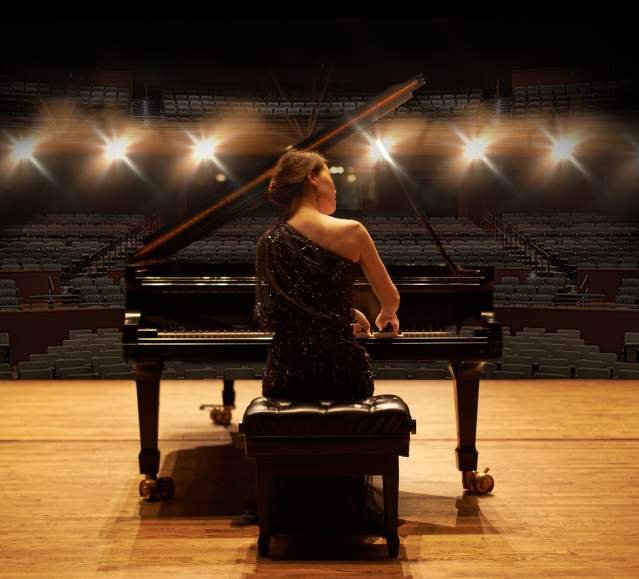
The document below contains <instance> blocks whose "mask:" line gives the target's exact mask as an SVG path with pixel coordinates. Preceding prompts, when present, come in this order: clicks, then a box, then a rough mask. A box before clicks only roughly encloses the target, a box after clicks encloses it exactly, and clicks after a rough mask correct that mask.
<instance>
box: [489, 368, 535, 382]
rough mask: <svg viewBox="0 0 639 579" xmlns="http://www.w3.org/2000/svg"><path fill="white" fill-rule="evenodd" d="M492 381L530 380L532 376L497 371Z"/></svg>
mask: <svg viewBox="0 0 639 579" xmlns="http://www.w3.org/2000/svg"><path fill="white" fill-rule="evenodd" d="M490 378H491V380H492V379H497V380H521V379H522V378H524V379H525V378H530V375H528V374H525V373H523V372H507V371H505V370H495V371H494V372H493V373H492V374H491V376H490Z"/></svg>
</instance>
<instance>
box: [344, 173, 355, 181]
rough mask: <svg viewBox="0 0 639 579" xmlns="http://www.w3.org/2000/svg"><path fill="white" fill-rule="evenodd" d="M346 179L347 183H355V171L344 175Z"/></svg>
mask: <svg viewBox="0 0 639 579" xmlns="http://www.w3.org/2000/svg"><path fill="white" fill-rule="evenodd" d="M346 181H348V182H349V183H355V181H357V175H355V173H351V174H350V175H348V176H347V177H346Z"/></svg>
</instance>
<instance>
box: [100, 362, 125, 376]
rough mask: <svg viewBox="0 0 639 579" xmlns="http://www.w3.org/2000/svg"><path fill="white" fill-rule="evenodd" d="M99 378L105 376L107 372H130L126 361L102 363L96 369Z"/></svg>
mask: <svg viewBox="0 0 639 579" xmlns="http://www.w3.org/2000/svg"><path fill="white" fill-rule="evenodd" d="M98 372H99V374H100V378H106V377H107V375H108V374H119V373H131V368H130V367H129V365H128V364H126V363H121V364H104V365H102V366H100V368H99V370H98Z"/></svg>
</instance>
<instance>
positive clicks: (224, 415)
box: [210, 406, 233, 426]
mask: <svg viewBox="0 0 639 579" xmlns="http://www.w3.org/2000/svg"><path fill="white" fill-rule="evenodd" d="M232 409H233V407H232V406H214V407H213V409H212V410H211V415H210V416H211V420H212V421H213V422H214V423H215V424H219V425H220V426H228V425H229V424H231V418H232V413H231V410H232Z"/></svg>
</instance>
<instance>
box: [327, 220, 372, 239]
mask: <svg viewBox="0 0 639 579" xmlns="http://www.w3.org/2000/svg"><path fill="white" fill-rule="evenodd" d="M329 219H330V221H329V222H328V227H329V228H330V229H331V230H332V231H333V232H334V233H335V234H338V235H344V236H356V235H357V234H358V233H359V232H360V231H361V229H362V228H364V226H363V225H362V224H361V223H360V222H359V221H357V220H355V219H339V218H337V217H330V218H329Z"/></svg>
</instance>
